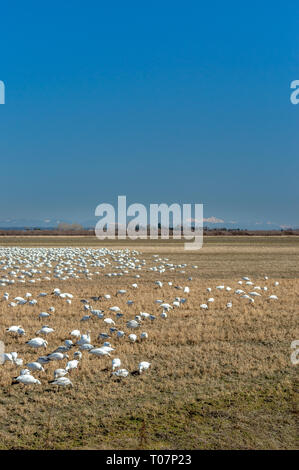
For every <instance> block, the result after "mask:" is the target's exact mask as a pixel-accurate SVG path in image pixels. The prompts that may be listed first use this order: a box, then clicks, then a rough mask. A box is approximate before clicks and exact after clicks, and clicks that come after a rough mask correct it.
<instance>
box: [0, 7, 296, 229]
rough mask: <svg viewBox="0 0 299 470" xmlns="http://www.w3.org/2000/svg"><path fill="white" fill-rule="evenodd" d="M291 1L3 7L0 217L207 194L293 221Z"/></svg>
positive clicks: (230, 212)
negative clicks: (121, 199)
mask: <svg viewBox="0 0 299 470" xmlns="http://www.w3.org/2000/svg"><path fill="white" fill-rule="evenodd" d="M298 18H299V8H298V3H297V2H294V1H291V2H290V1H285V2H273V1H264V2H261V1H251V2H246V4H245V2H240V1H213V2H200V1H189V2H188V1H187V2H182V1H180V2H177V1H173V0H172V1H161V0H160V1H159V2H158V1H151V2H140V1H128V2H124V1H114V2H101V1H94V2H93V1H84V2H83V1H80V2H79V1H59V2H58V1H51V2H46V3H44V2H40V1H26V2H23V1H22V2H21V1H16V2H6V5H3V3H2V4H1V12H0V48H1V49H0V80H3V81H4V82H5V85H6V104H5V105H1V106H0V156H1V185H0V196H1V209H0V219H1V220H4V219H6V218H23V219H27V218H28V219H32V218H35V219H47V218H54V219H71V220H74V221H82V220H86V219H90V218H92V217H93V214H94V209H95V207H96V206H97V204H100V203H101V202H110V203H116V198H117V196H118V195H123V194H124V195H126V196H127V199H128V203H133V202H140V203H145V204H148V203H150V202H153V203H158V202H166V203H172V202H181V203H187V202H192V203H195V202H197V203H204V204H205V206H204V216H205V217H212V216H214V217H217V218H221V219H223V220H224V221H225V222H229V221H231V220H234V221H236V222H237V224H242V223H247V221H251V222H252V223H254V222H263V223H266V221H271V222H274V223H277V224H286V225H295V226H298V225H299V220H298V219H299V217H298V214H299V197H298V196H299V184H298V174H299V171H298V170H299V168H298V167H299V164H298V126H299V105H297V106H294V105H292V104H291V103H290V92H291V91H290V82H291V81H292V80H295V79H299V40H298V31H299V20H298Z"/></svg>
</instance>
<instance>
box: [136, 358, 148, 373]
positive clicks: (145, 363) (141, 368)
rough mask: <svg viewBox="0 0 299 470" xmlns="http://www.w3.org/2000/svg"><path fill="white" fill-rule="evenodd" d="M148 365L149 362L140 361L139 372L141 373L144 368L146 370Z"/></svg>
mask: <svg viewBox="0 0 299 470" xmlns="http://www.w3.org/2000/svg"><path fill="white" fill-rule="evenodd" d="M150 365H151V363H150V362H146V361H142V362H140V363H139V365H138V371H139V374H141V373H142V372H143V371H144V370H147V369H148V368H149V367H150Z"/></svg>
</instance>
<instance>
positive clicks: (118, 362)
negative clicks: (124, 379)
mask: <svg viewBox="0 0 299 470" xmlns="http://www.w3.org/2000/svg"><path fill="white" fill-rule="evenodd" d="M120 366H121V360H120V359H119V358H118V357H115V358H114V359H112V370H113V371H114V370H115V369H117V368H118V367H120Z"/></svg>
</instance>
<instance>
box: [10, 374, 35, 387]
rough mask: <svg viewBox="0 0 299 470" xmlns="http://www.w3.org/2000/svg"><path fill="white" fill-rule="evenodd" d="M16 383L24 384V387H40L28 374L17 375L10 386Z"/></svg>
mask: <svg viewBox="0 0 299 470" xmlns="http://www.w3.org/2000/svg"><path fill="white" fill-rule="evenodd" d="M18 383H20V384H24V385H33V384H37V385H41V383H40V381H39V380H37V379H35V378H34V377H33V376H32V375H29V374H24V375H19V377H17V378H16V379H15V380H13V381H12V383H11V384H12V385H15V384H18Z"/></svg>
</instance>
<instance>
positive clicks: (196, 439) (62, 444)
mask: <svg viewBox="0 0 299 470" xmlns="http://www.w3.org/2000/svg"><path fill="white" fill-rule="evenodd" d="M156 248H157V247H155V248H154V249H153V250H152V253H156V252H157V251H158V250H156ZM228 248H229V250H227V248H225V247H224V246H221V244H220V245H215V246H214V247H213V246H211V245H209V246H208V247H206V251H205V252H204V250H202V252H201V253H200V252H198V253H193V254H192V253H191V254H190V253H189V254H188V252H181V251H179V250H176V251H175V252H174V253H173V254H171V251H168V254H167V257H169V260H170V261H171V262H172V261H175V262H181V263H182V262H187V263H188V267H187V268H186V269H185V271H186V273H185V274H182V273H179V272H176V273H170V272H169V273H165V274H161V275H157V274H155V273H152V272H141V273H140V274H141V279H138V280H136V279H135V278H134V277H133V276H134V274H135V273H132V274H131V275H129V276H126V277H123V278H117V279H116V278H107V277H105V276H103V274H101V276H97V277H95V278H94V279H93V280H92V281H87V280H74V281H64V282H61V281H60V282H55V281H51V282H45V281H43V282H42V283H40V284H39V285H35V286H32V285H27V286H21V285H20V286H18V287H8V288H7V289H6V288H4V289H3V288H2V291H4V290H8V291H9V292H10V297H11V298H13V297H15V296H16V295H25V293H26V292H27V291H29V292H31V293H32V294H33V297H34V298H36V297H37V295H38V293H39V292H41V291H46V292H50V291H51V290H53V288H54V287H60V288H61V289H62V290H63V291H65V292H70V293H73V294H75V299H74V300H73V303H72V305H69V306H68V305H66V304H65V303H64V302H63V301H62V300H61V299H58V298H56V297H54V296H47V297H45V298H39V303H38V306H35V307H30V306H27V305H25V306H21V307H16V308H7V302H3V301H0V332H1V337H0V339H2V340H4V341H5V345H6V350H7V351H13V350H16V351H18V352H19V355H20V356H21V357H23V358H24V363H26V362H28V361H31V360H34V359H36V358H37V357H38V356H39V355H42V354H44V350H43V351H41V350H39V351H37V352H36V351H32V350H30V349H29V348H28V347H27V346H26V345H25V341H26V340H28V338H30V337H34V336H35V332H36V331H37V330H38V329H39V328H40V327H41V325H42V324H49V325H51V326H53V328H55V333H54V334H53V335H50V336H48V337H47V339H48V341H49V347H48V351H51V350H53V349H54V348H55V347H57V346H58V345H59V344H61V343H62V342H63V340H64V339H65V338H67V337H68V334H69V332H70V331H71V329H74V328H79V329H80V330H81V331H84V330H87V329H91V330H92V344H94V345H97V344H100V342H97V341H96V339H95V338H96V336H97V334H98V333H99V332H101V331H107V330H108V328H107V327H106V326H105V324H104V323H103V320H99V319H92V320H91V321H90V322H88V323H84V324H82V323H80V318H81V317H82V315H83V307H82V303H81V302H80V299H81V298H87V299H88V298H89V297H90V296H93V295H100V294H105V293H110V294H113V295H114V294H115V293H116V291H117V290H118V289H119V288H125V289H127V290H128V293H127V294H126V295H125V296H118V297H117V298H115V297H113V298H112V299H111V300H110V301H99V302H91V304H92V305H93V306H94V308H101V309H105V311H107V308H108V307H110V306H112V305H118V306H119V307H120V308H121V309H123V311H124V313H125V317H124V318H123V319H120V320H118V321H117V326H118V327H119V328H120V329H125V322H126V321H127V319H132V318H134V316H135V314H138V313H139V312H140V311H146V312H149V313H155V314H157V313H158V312H159V308H158V307H157V304H155V303H154V300H155V299H157V298H163V299H165V300H167V301H169V300H173V299H174V297H176V296H183V294H182V291H181V290H176V289H174V288H173V287H170V286H167V285H166V284H164V286H163V288H162V289H157V288H155V286H154V280H157V279H160V280H162V281H163V280H165V281H168V280H172V281H173V282H174V285H181V286H185V285H189V286H190V288H191V292H190V294H189V295H188V302H187V303H185V304H184V305H183V306H182V307H181V308H179V309H175V310H173V311H171V312H170V313H169V317H168V319H167V320H162V319H160V318H158V319H157V320H155V321H154V322H150V321H148V320H146V321H144V324H143V326H142V327H141V330H142V331H147V332H148V333H149V339H148V340H147V341H145V342H140V341H139V342H138V343H135V344H130V343H128V340H127V339H124V340H119V341H118V340H116V339H114V338H112V339H111V341H112V344H113V345H114V346H115V347H116V351H115V354H114V355H113V356H114V357H120V358H121V359H122V363H123V367H125V368H127V369H129V370H130V371H134V370H136V368H137V366H138V363H139V361H141V360H148V361H149V362H151V363H152V368H151V370H149V371H147V372H145V373H144V375H141V376H139V375H131V376H129V377H128V378H127V379H123V380H117V379H115V378H112V377H111V373H110V364H111V359H110V358H109V359H106V358H96V357H90V356H89V355H88V354H87V353H84V357H83V360H82V362H81V363H80V368H79V370H78V371H74V372H72V373H71V379H72V380H73V383H74V388H73V389H70V390H65V389H64V390H60V391H59V392H56V391H55V387H53V386H51V385H49V384H48V383H47V381H48V380H50V379H52V378H53V370H54V369H55V368H57V367H61V366H62V365H65V361H62V364H61V363H57V362H55V363H54V364H52V363H51V364H50V365H49V366H46V372H45V373H38V374H37V373H35V374H34V375H35V376H36V377H40V380H41V381H42V385H41V386H36V387H30V388H25V387H23V386H22V385H15V386H11V378H12V377H13V376H14V375H15V373H16V372H17V371H18V369H16V368H15V367H14V366H11V365H10V364H8V363H6V364H5V365H4V366H3V367H2V366H1V376H0V385H1V392H0V423H1V424H0V447H1V448H3V449H13V448H24V449H29V448H30V449H33V448H36V449H40V448H55V449H61V448H71V449H75V448H95V449H120V448H121V449H132V448H137V447H140V446H141V447H143V448H150V449H176V448H178V449H199V448H200V449H211V448H213V449H229V448H235V449H236V448H238V449H250V448H252V449H269V448H272V449H293V448H295V447H296V413H297V408H296V387H295V369H296V366H294V365H292V364H291V363H290V353H291V349H290V343H291V342H292V341H293V340H294V339H296V338H298V329H297V305H298V287H299V282H298V275H297V273H296V268H295V266H294V263H295V262H296V260H297V259H298V254H299V250H298V247H297V244H296V243H295V244H293V245H292V244H290V246H288V247H279V246H278V249H277V247H275V248H274V247H273V246H267V245H266V246H263V245H259V246H258V249H257V246H256V245H255V244H253V246H252V249H251V248H250V245H249V246H248V245H246V244H245V245H243V244H242V245H241V246H239V247H238V246H237V245H236V246H233V245H230V246H229V247H228ZM137 249H141V248H139V247H137ZM152 253H150V252H148V253H145V254H144V255H142V256H140V258H145V259H147V261H148V262H150V260H151V259H152V258H151V254H152ZM192 264H197V265H198V266H199V269H198V270H194V269H192V268H191V265H192ZM107 270H108V269H105V271H104V272H107ZM110 271H113V269H110ZM101 272H102V271H101ZM248 273H249V275H250V276H252V277H254V282H255V283H256V284H257V285H261V286H263V285H266V284H267V285H268V286H269V294H270V293H274V292H275V293H276V294H277V295H278V297H279V299H278V301H274V302H270V301H266V300H264V298H266V297H267V296H268V294H263V298H262V299H261V298H257V299H256V301H255V304H254V306H252V305H249V304H247V303H246V301H244V300H242V299H240V298H239V297H237V296H236V295H234V294H232V293H229V292H220V291H217V290H215V286H216V285H218V284H222V283H225V285H230V286H231V287H232V288H233V289H235V288H237V287H239V286H238V284H237V280H239V279H240V276H243V275H246V274H248ZM288 273H289V275H288ZM265 274H268V275H269V281H268V282H267V283H266V281H264V279H263V276H264V275H265ZM190 275H191V276H192V277H193V280H192V281H191V282H188V281H187V277H188V276H190ZM274 278H275V280H277V279H278V280H279V281H280V285H279V286H278V287H275V288H274V287H273V284H274V281H273V279H274ZM133 282H137V283H138V286H139V289H138V290H134V289H131V288H130V287H129V286H130V285H131V284H132V283H133ZM207 287H212V288H213V292H212V294H211V295H212V296H213V297H214V298H215V303H214V305H211V307H210V309H209V310H208V311H203V310H200V309H199V305H200V304H201V303H203V302H206V300H207V298H208V297H209V296H210V294H208V293H207V292H206V288H207ZM2 291H1V292H2ZM128 299H132V300H134V305H133V306H131V307H128V306H127V305H126V301H127V300H128ZM230 300H232V302H233V308H232V309H230V310H229V309H226V308H225V305H226V303H227V302H228V301H230ZM50 305H53V306H54V307H55V308H56V312H55V314H54V315H53V317H52V318H51V319H49V320H44V321H40V320H39V319H38V313H39V312H41V311H43V310H47V308H48V307H49V306H50ZM106 316H107V315H106ZM109 316H111V317H113V314H111V315H109ZM12 324H21V325H22V326H23V327H24V328H25V330H26V332H27V335H26V338H21V339H19V340H16V339H15V338H13V337H11V336H9V335H7V334H4V333H3V332H4V330H5V328H6V327H7V326H9V325H12ZM70 355H72V352H71V354H70ZM113 356H112V357H113Z"/></svg>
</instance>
